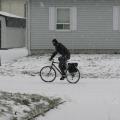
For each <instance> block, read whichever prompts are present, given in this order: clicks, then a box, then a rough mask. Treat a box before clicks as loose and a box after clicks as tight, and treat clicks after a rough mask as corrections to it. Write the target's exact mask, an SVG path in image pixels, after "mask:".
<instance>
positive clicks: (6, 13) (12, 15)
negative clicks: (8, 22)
mask: <svg viewBox="0 0 120 120" xmlns="http://www.w3.org/2000/svg"><path fill="white" fill-rule="evenodd" d="M0 15H3V16H7V17H13V18H22V19H23V18H24V17H21V16H17V15H14V14H11V13H8V12H5V11H0Z"/></svg>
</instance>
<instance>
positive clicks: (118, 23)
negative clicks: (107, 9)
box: [113, 6, 120, 30]
mask: <svg viewBox="0 0 120 120" xmlns="http://www.w3.org/2000/svg"><path fill="white" fill-rule="evenodd" d="M113 30H120V6H114V7H113Z"/></svg>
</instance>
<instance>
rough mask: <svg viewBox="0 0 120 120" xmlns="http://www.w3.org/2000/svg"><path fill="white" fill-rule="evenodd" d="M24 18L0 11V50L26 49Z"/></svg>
mask: <svg viewBox="0 0 120 120" xmlns="http://www.w3.org/2000/svg"><path fill="white" fill-rule="evenodd" d="M25 24H26V20H25V18H23V17H20V16H16V15H13V14H10V13H7V12H3V11H0V49H6V48H7V49H8V48H19V47H25Z"/></svg>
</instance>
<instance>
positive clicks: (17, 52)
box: [0, 47, 28, 64]
mask: <svg viewBox="0 0 120 120" xmlns="http://www.w3.org/2000/svg"><path fill="white" fill-rule="evenodd" d="M25 56H28V50H27V48H25V47H24V48H12V49H8V50H0V60H1V64H3V63H7V62H12V61H13V60H17V59H19V58H22V57H25Z"/></svg>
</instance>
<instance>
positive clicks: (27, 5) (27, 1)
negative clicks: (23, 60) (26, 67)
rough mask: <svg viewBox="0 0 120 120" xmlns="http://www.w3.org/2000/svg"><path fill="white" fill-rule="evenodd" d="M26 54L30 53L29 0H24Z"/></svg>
mask: <svg viewBox="0 0 120 120" xmlns="http://www.w3.org/2000/svg"><path fill="white" fill-rule="evenodd" d="M25 44H26V45H25V46H26V47H27V49H28V54H29V55H31V27H30V0H26V42H25Z"/></svg>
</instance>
